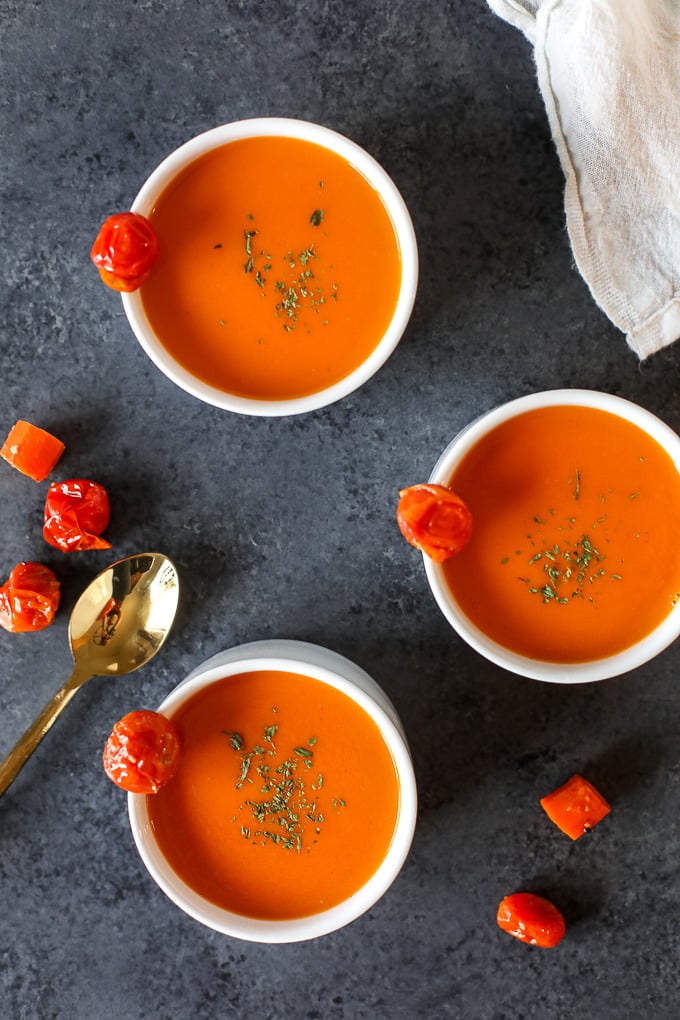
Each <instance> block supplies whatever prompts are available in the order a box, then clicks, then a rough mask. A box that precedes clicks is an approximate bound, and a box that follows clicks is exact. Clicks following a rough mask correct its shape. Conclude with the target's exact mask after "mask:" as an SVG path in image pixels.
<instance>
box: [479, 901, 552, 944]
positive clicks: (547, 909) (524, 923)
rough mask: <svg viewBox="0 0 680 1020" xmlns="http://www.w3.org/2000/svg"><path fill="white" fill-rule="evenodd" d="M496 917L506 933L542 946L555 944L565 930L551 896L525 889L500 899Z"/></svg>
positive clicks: (521, 940) (522, 940)
mask: <svg viewBox="0 0 680 1020" xmlns="http://www.w3.org/2000/svg"><path fill="white" fill-rule="evenodd" d="M496 920H497V922H498V924H499V927H501V928H502V929H503V931H506V932H507V933H508V935H514V937H515V938H516V939H519V940H520V942H528V943H529V945H530V946H540V947H541V948H542V949H552V947H553V946H556V945H557V943H558V942H561V941H562V939H563V937H564V933H565V931H566V930H567V926H566V924H565V922H564V918H563V916H562V914H561V913H560V911H559V910H558V909H557V907H556V906H554V905H553V904H552V903H551V902H550V900H545V899H543V897H542V896H534V894H533V893H526V892H520V893H514V894H513V895H512V896H506V897H505V899H504V900H501V903H500V905H499V907H498V913H497V915H496Z"/></svg>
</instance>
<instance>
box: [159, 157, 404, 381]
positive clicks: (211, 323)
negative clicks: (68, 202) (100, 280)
mask: <svg viewBox="0 0 680 1020" xmlns="http://www.w3.org/2000/svg"><path fill="white" fill-rule="evenodd" d="M149 218H150V220H151V222H152V223H153V226H154V228H155V230H156V233H157V235H158V238H159V242H160V249H161V253H160V256H159V259H158V262H157V263H156V265H155V267H154V270H153V273H152V275H151V277H150V279H149V280H148V282H146V283H145V284H144V285H143V287H142V288H141V297H142V302H143V305H144V310H145V312H146V314H147V316H148V318H149V321H150V323H151V325H152V327H153V329H154V330H155V332H156V333H157V335H158V337H159V339H160V340H161V342H162V343H163V345H164V346H165V347H166V348H167V350H168V351H169V352H170V354H172V355H173V357H174V358H176V360H177V361H179V362H180V363H181V364H182V365H183V366H184V367H185V368H186V369H187V370H188V371H189V372H191V373H193V374H194V375H195V376H197V377H199V378H200V379H202V380H204V381H205V382H207V383H209V384H211V385H213V386H215V387H217V388H218V389H222V390H225V391H227V392H229V393H234V394H237V395H239V396H245V397H250V398H255V399H291V398H294V397H300V396H306V395H309V394H311V393H316V392H318V391H319V390H322V389H325V388H326V387H328V386H330V385H332V384H334V383H336V382H338V381H340V380H341V379H343V378H345V377H346V376H347V375H349V374H350V373H351V372H352V371H354V370H355V369H356V368H358V366H359V365H360V364H361V363H362V362H363V361H365V359H366V358H367V357H368V356H369V354H370V353H371V351H373V350H374V348H375V347H376V346H377V344H378V342H379V341H380V339H381V338H382V335H383V333H384V332H385V330H386V328H387V326H388V325H389V323H390V321H391V319H392V316H393V314H394V310H395V307H396V304H397V299H398V295H399V288H400V286H401V255H400V250H399V245H398V241H397V238H396V234H395V231H394V227H393V224H392V221H391V219H390V217H389V215H388V213H387V210H386V209H385V206H384V205H383V202H382V200H381V198H380V196H379V195H378V193H377V192H376V191H375V189H374V188H373V187H372V185H371V184H369V183H368V181H367V180H366V179H365V178H364V177H363V175H362V174H360V173H359V172H358V171H357V170H355V169H354V167H352V166H351V165H350V164H349V163H348V162H347V161H346V160H344V159H343V158H341V157H340V156H338V155H336V154H335V153H333V152H330V151H329V150H327V149H325V148H323V147H322V146H319V145H315V144H312V143H311V142H306V141H301V140H299V139H295V138H279V137H269V138H267V137H265V138H248V139H243V140H239V141H234V142H229V143H228V144H226V145H223V146H221V147H220V148H218V149H216V150H214V151H213V152H210V153H207V154H206V155H204V156H202V157H199V158H198V159H197V160H196V161H195V162H194V163H192V164H191V165H190V166H188V167H186V168H185V169H184V170H183V171H181V172H180V173H179V174H178V176H177V177H176V178H175V179H174V180H173V181H172V182H171V183H170V184H169V185H168V187H167V188H166V189H165V191H164V192H163V193H162V194H161V196H160V198H159V200H158V202H157V204H156V206H155V208H154V209H153V210H152V211H151V213H150V215H149Z"/></svg>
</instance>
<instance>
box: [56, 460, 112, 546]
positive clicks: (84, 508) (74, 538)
mask: <svg viewBox="0 0 680 1020" xmlns="http://www.w3.org/2000/svg"><path fill="white" fill-rule="evenodd" d="M110 516H111V509H110V505H109V497H108V494H107V492H106V489H105V488H104V487H103V485H99V484H98V483H97V482H90V481H88V480H87V479H85V478H70V479H69V480H68V481H66V482H55V483H54V484H53V485H50V487H49V489H48V491H47V498H46V500H45V518H44V523H43V537H44V539H45V541H46V542H49V544H50V545H53V546H54V547H55V549H61V550H62V552H82V551H83V550H86V549H110V548H111V543H110V542H107V541H106V539H104V538H101V537H100V536H101V533H102V531H104V530H105V528H106V527H107V525H108V523H109V519H110Z"/></svg>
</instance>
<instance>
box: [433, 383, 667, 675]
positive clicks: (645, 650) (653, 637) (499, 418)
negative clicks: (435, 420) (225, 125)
mask: <svg viewBox="0 0 680 1020" xmlns="http://www.w3.org/2000/svg"><path fill="white" fill-rule="evenodd" d="M564 405H566V406H578V407H592V408H595V409H596V410H601V411H608V412H610V413H611V414H614V415H616V416H617V417H619V418H624V419H625V420H626V421H629V422H632V423H633V424H634V425H637V426H638V428H641V429H642V430H643V432H646V433H647V435H649V436H651V437H652V439H655V440H656V441H657V443H659V445H660V446H662V447H663V449H664V450H665V451H666V453H667V454H668V455H669V456H670V458H671V460H672V461H673V463H674V464H675V466H676V468H677V469H678V471H680V438H679V437H678V436H677V435H676V433H675V432H674V431H673V430H672V429H671V428H670V426H668V425H666V424H665V422H663V421H661V419H660V418H657V417H656V415H654V414H653V413H652V412H651V411H647V410H645V409H644V408H643V407H640V405H639V404H635V403H633V402H632V401H630V400H627V399H625V398H624V397H617V396H614V395H613V394H610V393H604V392H601V391H599V390H587V389H555V390H543V391H541V392H539V393H531V394H528V395H526V396H523V397H518V398H516V399H515V400H510V401H508V402H507V403H504V404H501V405H499V406H498V407H495V408H493V409H492V410H490V411H487V412H486V413H485V414H482V415H481V416H480V417H478V418H476V419H474V420H473V421H472V422H470V424H469V425H466V426H465V428H463V429H462V430H461V431H460V432H459V433H458V435H457V436H456V437H455V438H454V439H453V440H452V441H451V442H450V443H449V445H448V446H447V447H446V448H445V449H444V451H443V452H442V454H441V456H440V457H439V460H438V461H437V463H436V464H435V466H434V468H433V470H432V473H431V475H430V479H429V480H430V482H436V483H438V484H440V485H446V484H448V482H449V480H450V479H451V476H452V475H453V473H454V471H455V469H456V467H457V466H458V464H459V463H460V462H461V460H462V459H463V457H464V456H465V455H466V454H467V453H468V452H469V451H470V450H471V449H472V447H473V446H475V445H476V443H477V442H478V441H479V440H480V439H481V438H482V436H484V435H486V434H487V433H488V432H490V431H492V429H494V428H496V427H497V426H498V425H500V424H502V423H503V422H505V421H508V420H509V419H510V418H514V417H516V416H517V415H518V414H523V413H525V412H526V411H532V410H535V409H536V408H540V407H551V406H564ZM423 561H424V564H425V572H426V575H427V579H428V582H429V584H430V588H431V590H432V594H433V595H434V598H435V600H436V602H437V604H438V606H439V608H440V609H441V611H442V613H443V614H444V616H445V617H446V619H447V620H448V622H449V623H450V624H451V626H452V627H453V629H454V630H455V631H456V632H457V633H458V635H459V636H460V637H462V638H463V640H464V641H466V642H467V643H468V644H469V645H470V646H471V647H472V648H474V649H475V650H476V651H477V652H479V653H480V654H481V655H483V656H484V658H486V659H488V660H490V661H491V662H493V663H495V664H496V665H497V666H502V667H503V668H504V669H507V670H509V671H510V672H512V673H517V674H519V675H520V676H525V677H528V678H529V679H532V680H543V681H546V682H548V683H562V684H579V683H591V682H593V681H597V680H608V679H611V678H612V677H615V676H620V675H621V674H623V673H628V672H630V671H631V670H633V669H636V668H637V667H638V666H642V665H643V664H644V663H645V662H649V660H650V659H653V658H654V657H655V656H657V655H659V654H660V653H661V652H662V651H664V649H666V648H667V647H668V646H669V645H670V644H672V643H673V641H675V639H676V638H677V637H678V635H680V603H678V604H676V605H675V606H674V607H673V608H672V609H671V611H670V613H669V614H668V616H666V617H665V618H664V619H663V620H662V621H661V623H660V624H659V625H658V626H657V627H656V628H655V629H654V630H653V631H652V632H651V633H650V634H648V635H647V637H645V638H643V639H642V640H641V641H638V642H637V643H636V644H634V645H631V646H630V647H629V648H626V649H624V650H623V651H621V652H618V653H617V654H616V655H610V656H606V657H604V658H600V659H593V660H590V661H588V660H585V661H583V662H570V663H560V662H543V661H541V660H537V659H531V658H529V657H528V656H524V655H519V654H518V653H516V652H513V651H511V650H510V649H508V648H505V647H504V646H503V645H500V644H498V642H496V641H493V640H492V639H491V638H489V637H487V635H486V634H484V632H483V631H481V630H480V629H479V628H478V627H476V626H475V624H474V623H473V622H472V621H471V620H470V619H469V617H468V616H466V614H465V613H463V611H462V610H461V608H460V607H459V605H458V603H457V602H456V600H455V599H454V597H453V595H452V593H451V591H450V589H449V587H448V585H447V583H446V579H445V576H444V570H443V568H442V567H441V565H440V564H437V563H435V562H434V561H433V560H431V559H430V558H429V557H428V556H423Z"/></svg>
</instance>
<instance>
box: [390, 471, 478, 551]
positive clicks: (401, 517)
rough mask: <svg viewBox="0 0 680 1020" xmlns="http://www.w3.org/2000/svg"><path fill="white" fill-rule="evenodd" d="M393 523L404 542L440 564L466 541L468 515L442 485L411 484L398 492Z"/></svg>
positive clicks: (469, 527) (469, 517)
mask: <svg viewBox="0 0 680 1020" xmlns="http://www.w3.org/2000/svg"><path fill="white" fill-rule="evenodd" d="M397 523H398V525H399V528H400V530H401V533H402V535H403V536H404V538H405V539H406V541H407V542H410V543H411V545H414V546H415V547H416V549H420V551H421V552H424V553H425V555H426V556H429V557H430V559H432V560H435V561H436V562H437V563H441V562H442V561H443V560H447V559H448V558H449V557H450V556H453V555H454V554H455V553H457V552H460V550H461V549H463V548H464V547H465V546H466V545H467V544H468V542H469V541H470V535H471V534H472V514H471V513H470V511H469V510H468V508H467V506H466V505H465V503H464V502H463V500H462V499H461V498H460V497H459V496H457V495H456V494H455V492H452V491H451V489H447V488H446V487H445V486H443V485H434V484H432V483H429V482H428V483H426V484H423V485H412V486H411V487H410V488H408V489H402V490H401V492H400V493H399V504H398V506H397Z"/></svg>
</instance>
